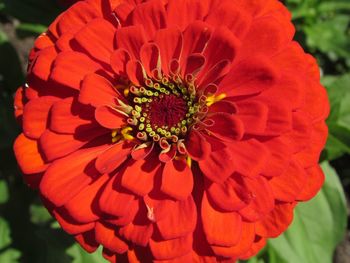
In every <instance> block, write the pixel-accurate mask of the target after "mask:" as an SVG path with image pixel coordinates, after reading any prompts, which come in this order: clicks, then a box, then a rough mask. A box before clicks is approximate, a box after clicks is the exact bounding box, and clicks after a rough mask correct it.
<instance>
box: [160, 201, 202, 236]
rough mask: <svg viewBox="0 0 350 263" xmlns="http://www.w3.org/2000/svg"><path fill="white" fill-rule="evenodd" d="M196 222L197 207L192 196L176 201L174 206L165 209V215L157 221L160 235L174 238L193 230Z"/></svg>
mask: <svg viewBox="0 0 350 263" xmlns="http://www.w3.org/2000/svg"><path fill="white" fill-rule="evenodd" d="M196 222H197V209H196V205H195V203H194V201H193V198H192V196H189V197H188V198H187V200H184V201H177V202H176V203H175V206H171V208H169V209H167V213H166V216H165V217H164V218H162V219H161V220H159V221H157V222H156V224H157V227H158V229H159V231H160V234H161V236H162V237H163V238H164V239H165V240H168V239H174V238H179V237H182V236H186V235H187V234H189V233H192V232H193V231H194V228H195V226H196Z"/></svg>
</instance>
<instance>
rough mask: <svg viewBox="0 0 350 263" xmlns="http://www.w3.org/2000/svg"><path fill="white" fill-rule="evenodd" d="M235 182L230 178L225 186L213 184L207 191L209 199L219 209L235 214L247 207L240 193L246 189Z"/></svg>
mask: <svg viewBox="0 0 350 263" xmlns="http://www.w3.org/2000/svg"><path fill="white" fill-rule="evenodd" d="M242 188H243V187H242V186H241V185H240V184H239V182H236V181H235V180H233V178H228V179H227V180H226V181H225V182H224V183H223V184H217V183H212V184H210V186H209V187H208V189H207V194H208V198H209V199H210V200H211V201H212V202H213V203H214V204H215V205H216V206H218V207H220V208H221V209H223V210H225V211H227V212H233V211H237V210H240V209H242V208H243V207H245V206H246V203H245V202H244V200H243V198H242V196H241V194H240V191H242V190H243V191H245V189H244V188H243V189H242Z"/></svg>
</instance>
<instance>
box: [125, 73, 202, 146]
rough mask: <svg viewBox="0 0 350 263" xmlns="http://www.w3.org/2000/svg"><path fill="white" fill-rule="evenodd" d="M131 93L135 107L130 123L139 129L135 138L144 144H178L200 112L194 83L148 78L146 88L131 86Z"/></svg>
mask: <svg viewBox="0 0 350 263" xmlns="http://www.w3.org/2000/svg"><path fill="white" fill-rule="evenodd" d="M128 94H129V95H128V97H129V98H130V100H131V103H130V104H131V105H134V106H133V109H132V110H131V115H132V116H130V118H128V123H129V124H130V125H132V126H136V127H137V129H135V131H136V137H137V138H138V139H140V140H143V141H148V140H153V141H159V140H160V139H161V138H164V139H166V140H170V141H172V142H177V141H178V140H179V139H181V138H183V137H184V136H185V135H186V133H187V131H188V128H189V126H190V125H191V124H193V122H194V118H196V116H197V114H198V112H199V110H200V109H201V106H200V104H199V102H198V99H197V97H196V94H195V88H194V85H193V83H188V82H186V83H185V82H183V81H182V80H181V79H180V78H173V79H171V80H169V79H168V78H166V77H164V78H162V79H161V80H151V79H145V85H144V86H141V87H135V86H131V87H130V88H129V89H128Z"/></svg>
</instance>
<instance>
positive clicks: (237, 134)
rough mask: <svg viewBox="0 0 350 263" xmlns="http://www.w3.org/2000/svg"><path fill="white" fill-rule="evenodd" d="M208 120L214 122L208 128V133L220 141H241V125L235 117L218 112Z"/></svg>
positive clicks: (242, 129)
mask: <svg viewBox="0 0 350 263" xmlns="http://www.w3.org/2000/svg"><path fill="white" fill-rule="evenodd" d="M208 118H209V119H210V120H212V121H214V125H213V126H211V127H208V128H207V130H209V133H210V134H212V135H214V136H215V137H217V138H218V139H220V140H222V141H237V140H240V139H242V137H243V134H244V127H243V123H242V122H241V121H240V120H239V118H237V116H235V115H232V114H228V113H223V112H218V113H214V114H212V115H210V116H208Z"/></svg>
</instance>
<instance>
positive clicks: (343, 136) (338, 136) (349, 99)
mask: <svg viewBox="0 0 350 263" xmlns="http://www.w3.org/2000/svg"><path fill="white" fill-rule="evenodd" d="M322 81H323V84H324V85H325V86H326V88H327V92H328V96H329V100H330V103H331V112H330V115H329V118H328V120H327V124H328V128H329V136H328V141H327V144H326V148H325V152H324V156H325V158H326V159H328V160H333V159H335V158H338V157H340V156H342V155H343V154H344V153H350V107H349V105H350V89H349V87H350V74H345V75H343V76H341V77H338V78H336V77H325V78H323V80H322Z"/></svg>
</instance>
